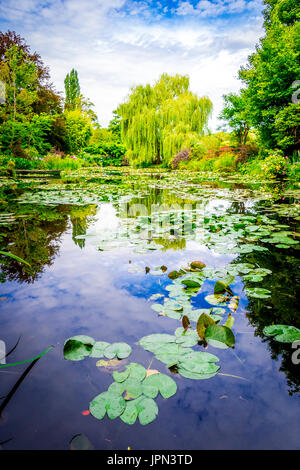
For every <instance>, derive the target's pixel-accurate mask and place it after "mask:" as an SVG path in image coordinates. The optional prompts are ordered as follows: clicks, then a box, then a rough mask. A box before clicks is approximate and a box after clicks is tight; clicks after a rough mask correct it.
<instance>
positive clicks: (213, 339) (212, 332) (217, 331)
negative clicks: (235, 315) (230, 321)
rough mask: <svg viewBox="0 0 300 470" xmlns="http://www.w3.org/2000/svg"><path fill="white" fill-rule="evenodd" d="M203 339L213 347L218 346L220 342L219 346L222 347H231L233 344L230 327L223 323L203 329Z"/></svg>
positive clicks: (233, 339)
mask: <svg viewBox="0 0 300 470" xmlns="http://www.w3.org/2000/svg"><path fill="white" fill-rule="evenodd" d="M205 339H206V341H207V342H208V343H209V344H211V345H212V346H215V347H218V343H221V346H220V345H219V347H222V345H226V346H228V347H232V346H234V344H235V338H234V334H233V333H232V331H231V330H230V328H227V326H223V325H211V326H209V327H208V328H207V329H206V330H205Z"/></svg>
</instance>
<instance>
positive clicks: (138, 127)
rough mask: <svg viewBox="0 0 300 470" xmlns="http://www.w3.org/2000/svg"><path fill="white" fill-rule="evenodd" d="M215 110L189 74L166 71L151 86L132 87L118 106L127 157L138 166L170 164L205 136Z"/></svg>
mask: <svg viewBox="0 0 300 470" xmlns="http://www.w3.org/2000/svg"><path fill="white" fill-rule="evenodd" d="M211 110H212V103H211V101H210V99H209V98H207V97H202V98H199V97H198V96H197V95H195V94H194V93H192V92H191V91H190V90H189V77H187V76H181V75H176V76H174V77H171V76H169V75H167V74H163V75H162V76H161V77H160V79H159V80H158V81H157V82H156V83H155V84H154V86H151V85H149V84H148V85H145V86H142V85H139V86H137V87H135V88H132V89H131V93H130V95H129V97H128V100H127V101H126V102H125V103H123V104H121V105H120V106H119V107H118V109H117V114H118V115H119V116H120V117H121V137H122V141H123V143H124V144H125V146H126V147H127V148H128V149H129V150H128V151H127V154H126V155H127V158H128V160H129V162H130V163H131V164H133V165H134V166H147V165H151V164H152V163H154V162H157V163H160V162H161V158H162V161H163V163H164V165H170V164H171V160H172V158H173V157H174V155H176V154H177V153H178V152H179V151H180V150H181V149H182V148H185V147H189V146H190V145H191V144H192V143H195V142H197V140H198V139H199V137H200V136H201V135H203V133H204V130H205V127H206V125H207V121H208V118H209V116H210V113H211Z"/></svg>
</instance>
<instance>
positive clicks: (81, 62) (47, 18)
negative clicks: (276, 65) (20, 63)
mask: <svg viewBox="0 0 300 470" xmlns="http://www.w3.org/2000/svg"><path fill="white" fill-rule="evenodd" d="M257 2H258V0H253V1H251V2H250V3H247V4H246V6H245V3H246V2H245V1H244V0H232V1H226V2H225V1H222V0H218V3H217V2H214V3H213V2H208V1H207V0H200V2H198V4H196V7H193V6H192V5H191V4H190V3H189V2H188V1H184V2H181V3H179V4H178V5H177V12H178V16H177V17H173V18H171V19H170V18H169V19H164V20H162V19H157V11H156V12H155V14H154V16H153V17H152V21H146V20H145V12H146V16H147V15H148V16H149V11H150V10H149V8H148V5H147V3H146V2H132V3H131V4H130V6H131V7H132V9H131V13H132V14H131V15H128V14H127V13H124V9H122V7H124V6H126V5H127V8H128V3H127V4H126V5H125V0H91V1H90V2H89V3H88V8H87V7H86V2H82V1H80V0H66V1H64V2H63V1H61V0H51V1H50V2H48V3H47V4H45V3H44V4H41V3H40V2H38V1H37V0H24V1H22V3H21V4H20V3H17V1H16V0H6V1H5V2H2V1H1V0H0V17H1V18H2V20H1V23H2V25H3V26H2V28H1V30H5V29H8V28H10V29H14V30H16V32H17V33H18V34H21V35H22V36H24V37H25V38H26V41H27V42H28V43H29V44H30V45H31V46H32V49H34V50H37V51H38V52H39V53H40V54H41V56H42V58H43V60H44V62H45V63H46V64H47V65H49V66H50V70H51V75H52V79H53V82H54V83H55V85H56V87H57V89H58V90H63V80H64V77H65V75H66V74H67V73H68V72H69V71H70V70H71V69H72V68H73V67H74V68H76V69H77V70H78V73H79V78H80V84H81V88H82V92H83V93H84V94H85V95H86V96H88V97H89V98H90V99H91V100H92V102H94V103H95V105H96V111H97V113H98V115H99V120H100V123H101V124H102V125H107V124H108V122H109V120H110V119H111V116H112V114H111V113H112V111H113V110H114V109H115V108H116V107H117V105H118V104H119V103H120V102H121V101H122V100H123V99H124V98H125V97H126V95H127V94H128V92H129V89H130V87H131V86H133V85H136V84H139V83H149V82H151V83H153V82H154V81H155V80H157V79H158V77H159V76H160V75H161V74H162V73H164V72H167V73H169V74H175V73H181V74H188V75H189V76H190V80H191V88H192V90H193V91H194V92H196V93H198V94H199V95H208V96H209V97H210V98H211V99H212V101H213V103H214V109H215V111H214V117H213V120H212V123H211V127H212V128H215V127H216V123H217V121H216V116H217V114H218V113H219V111H220V108H221V105H222V98H221V97H222V94H224V93H227V92H229V91H236V90H237V89H238V88H239V87H240V83H239V82H238V80H237V71H238V68H239V66H240V65H241V64H242V63H245V62H246V60H247V56H248V55H249V54H250V53H251V52H252V51H253V50H254V46H255V44H256V43H257V41H258V38H259V37H260V36H261V31H262V29H261V25H262V18H260V17H258V15H257V5H258V3H257ZM251 4H255V7H254V6H252V7H251V8H252V9H253V13H254V14H255V15H254V16H253V17H252V16H251V13H248V17H249V18H248V20H247V21H246V20H245V19H244V18H243V19H242V17H240V18H239V17H238V19H235V21H233V20H232V21H229V22H228V20H227V21H225V20H222V19H220V18H215V19H213V20H212V21H209V20H207V19H202V20H201V19H199V14H200V16H201V12H202V16H204V17H205V16H207V15H208V11H209V8H210V15H212V16H213V15H214V14H215V13H214V12H215V11H216V8H217V7H218V9H219V11H220V9H221V8H222V6H223V7H224V8H225V6H226V9H227V11H229V10H230V11H233V12H237V11H240V9H242V8H250V6H251ZM191 7H192V8H193V10H191ZM120 8H121V10H120ZM194 10H195V11H196V12H197V15H196V14H193V16H192V17H191V18H189V19H188V17H187V15H190V14H191V12H192V11H194ZM180 11H181V14H179V12H180ZM184 12H186V13H184ZM133 13H134V14H133ZM141 15H143V16H142V18H141ZM154 17H155V18H156V20H155V21H154V20H153V18H154ZM4 18H5V19H6V21H4V20H3V19H4Z"/></svg>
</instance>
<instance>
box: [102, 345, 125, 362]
mask: <svg viewBox="0 0 300 470" xmlns="http://www.w3.org/2000/svg"><path fill="white" fill-rule="evenodd" d="M130 354H131V347H130V346H129V344H126V343H113V344H111V345H110V346H108V347H107V348H106V349H105V351H104V356H105V357H107V359H113V358H114V357H115V356H117V357H118V358H119V359H124V358H125V357H128V356H129V355H130Z"/></svg>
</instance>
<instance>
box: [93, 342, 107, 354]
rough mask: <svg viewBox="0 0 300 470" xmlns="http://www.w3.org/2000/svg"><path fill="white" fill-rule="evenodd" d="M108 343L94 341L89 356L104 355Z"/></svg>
mask: <svg viewBox="0 0 300 470" xmlns="http://www.w3.org/2000/svg"><path fill="white" fill-rule="evenodd" d="M109 345H110V343H107V342H106V341H96V342H95V343H94V345H93V349H92V351H91V354H90V357H104V351H105V349H106V348H107V347H108V346H109Z"/></svg>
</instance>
